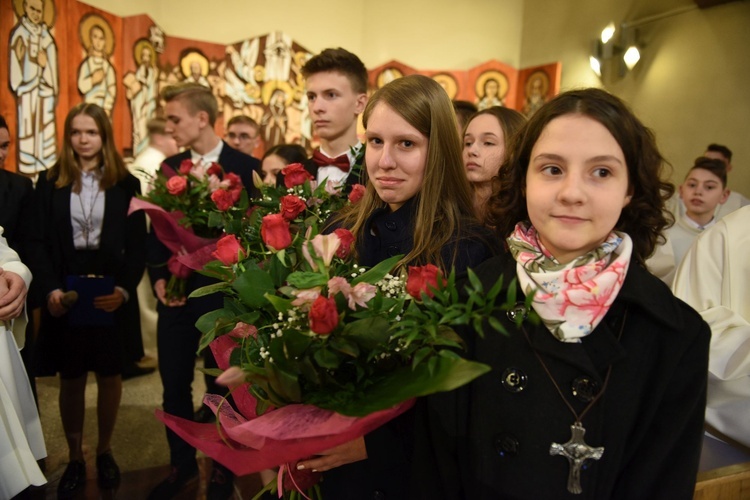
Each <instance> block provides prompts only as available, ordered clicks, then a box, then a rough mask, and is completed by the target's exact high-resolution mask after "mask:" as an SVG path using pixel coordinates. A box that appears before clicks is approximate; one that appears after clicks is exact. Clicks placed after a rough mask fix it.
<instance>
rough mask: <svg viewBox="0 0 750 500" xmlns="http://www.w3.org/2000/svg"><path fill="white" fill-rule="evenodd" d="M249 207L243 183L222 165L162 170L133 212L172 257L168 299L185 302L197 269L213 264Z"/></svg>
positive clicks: (185, 164) (184, 164)
mask: <svg viewBox="0 0 750 500" xmlns="http://www.w3.org/2000/svg"><path fill="white" fill-rule="evenodd" d="M248 206H249V200H248V196H247V192H246V190H245V189H244V187H243V185H242V181H241V180H240V177H239V176H238V175H236V174H234V173H231V172H230V173H225V172H224V170H223V169H222V168H221V166H220V165H219V164H218V163H211V164H209V165H203V164H194V163H193V161H191V160H183V161H182V163H181V164H180V167H179V169H178V170H177V171H175V170H174V169H172V168H171V167H169V166H168V165H166V164H162V166H161V169H160V170H159V171H158V172H157V173H156V175H155V176H154V177H153V179H152V189H151V190H150V191H149V192H148V193H147V194H145V195H142V196H140V197H139V198H136V199H133V201H132V202H131V205H130V211H131V212H132V211H134V210H145V211H146V213H148V215H149V216H150V218H151V223H152V226H153V228H154V231H155V232H156V235H157V236H158V238H159V240H160V241H161V242H162V243H163V244H164V245H165V246H167V247H168V248H169V250H170V251H171V252H172V256H171V257H170V258H169V260H168V261H167V267H168V269H169V271H170V273H171V278H170V280H169V283H168V284H167V296H168V298H181V297H184V296H185V281H186V280H187V278H188V277H189V276H190V274H191V273H192V272H193V268H200V267H201V266H202V264H204V263H205V262H208V261H210V260H212V257H211V255H210V254H211V250H212V249H213V244H214V243H215V242H216V240H217V238H218V237H219V236H220V235H221V234H223V230H224V229H225V226H227V225H231V224H232V223H235V222H236V221H237V220H239V219H240V218H241V217H242V216H243V215H244V214H245V212H246V211H247V208H248ZM230 229H231V228H230Z"/></svg>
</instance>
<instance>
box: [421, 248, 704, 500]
mask: <svg viewBox="0 0 750 500" xmlns="http://www.w3.org/2000/svg"><path fill="white" fill-rule="evenodd" d="M515 269H516V263H515V261H514V260H513V259H512V257H510V256H509V255H504V256H499V257H496V258H493V259H491V260H489V261H487V262H486V263H485V264H483V265H482V266H479V268H478V269H477V270H476V271H477V274H478V276H480V278H481V279H482V281H483V283H484V286H485V287H489V286H491V284H492V283H494V281H495V280H496V279H497V278H498V276H500V275H501V274H504V275H505V276H506V277H508V278H511V277H514V276H515V275H516V270H515ZM485 289H487V288H485ZM501 295H502V294H501ZM517 296H518V297H521V299H520V300H522V297H523V294H522V292H521V290H520V287H518V288H517ZM500 300H504V297H502V296H501V297H500ZM497 319H499V320H500V321H501V322H502V323H503V325H504V326H505V327H506V328H507V329H508V332H509V335H508V336H504V335H502V334H498V333H495V332H494V331H492V330H490V329H489V328H487V329H486V332H485V337H484V338H479V337H477V336H476V334H474V333H473V332H470V333H469V334H468V335H467V340H468V341H469V344H470V351H471V352H472V353H473V357H474V358H475V359H476V360H478V361H481V362H484V363H486V364H488V365H490V366H491V367H492V371H491V372H490V373H487V374H485V375H483V376H482V377H480V378H478V379H477V380H475V381H474V382H473V383H471V384H469V385H468V386H466V387H463V388H461V389H458V390H456V391H453V392H450V393H443V394H438V395H434V396H430V397H428V398H426V399H424V400H422V401H421V402H420V403H421V405H420V407H419V408H418V411H417V413H418V422H419V423H418V425H417V429H419V431H420V432H419V434H418V436H417V438H416V440H417V446H416V450H417V457H416V458H415V460H414V464H415V470H416V472H415V474H414V494H413V498H425V499H427V498H429V499H451V500H453V499H463V498H471V499H472V500H474V499H476V500H480V499H497V498H529V499H532V498H533V499H562V498H577V499H581V498H591V499H609V498H622V499H636V498H637V499H647V498H670V499H672V498H675V499H679V498H684V499H690V498H692V496H693V489H694V485H695V478H696V473H697V469H698V460H699V456H700V450H701V442H702V441H701V440H702V434H703V413H704V407H705V402H706V381H707V373H708V348H709V341H710V330H709V328H708V325H707V324H706V323H705V322H704V321H703V320H702V319H701V317H700V316H699V315H698V314H697V313H696V312H695V311H694V310H693V309H691V308H690V307H689V306H688V305H686V304H685V303H684V302H682V301H680V300H678V299H676V298H675V297H674V296H673V295H672V293H671V292H670V291H669V289H668V288H667V287H666V286H665V285H664V284H663V283H662V282H661V281H659V280H658V279H656V278H655V277H654V276H652V275H651V274H649V273H648V272H647V271H645V270H644V269H643V268H641V267H640V266H638V265H637V264H636V263H635V262H631V265H630V269H629V271H628V274H627V276H626V278H625V281H624V283H623V287H622V289H621V290H620V293H619V294H618V296H617V298H616V300H615V302H614V304H613V306H612V307H611V309H610V310H609V312H608V313H607V315H606V316H605V318H604V319H603V321H602V322H601V323H600V324H599V325H598V326H597V327H596V329H595V330H594V331H593V332H592V333H591V334H590V335H589V336H587V337H585V338H583V341H582V342H581V343H562V342H559V341H558V340H556V339H555V338H554V337H553V336H552V334H551V333H550V332H549V330H547V328H546V327H544V326H543V325H541V324H540V325H538V326H533V325H530V324H528V322H527V323H526V326H525V328H526V330H527V332H528V335H529V339H530V341H527V339H526V337H525V336H524V334H523V333H522V331H519V330H518V329H516V328H515V326H514V325H513V324H512V322H511V321H510V320H509V319H508V318H507V317H506V315H505V314H501V315H499V316H498V317H497ZM623 321H624V323H623ZM623 325H624V327H623ZM621 327H622V328H623V329H622V336H621V338H620V339H619V340H618V335H619V333H620V329H621ZM534 351H536V352H538V353H539V354H540V356H541V357H542V359H543V360H544V362H545V363H546V365H547V367H548V368H549V370H550V373H551V374H552V376H553V377H554V378H555V380H556V382H557V384H558V385H559V387H560V389H561V390H562V392H563V394H564V395H565V398H566V399H567V401H568V402H569V403H570V404H571V405H572V406H573V408H574V409H575V411H576V412H578V413H579V414H580V413H581V412H582V411H583V409H584V408H585V407H586V405H587V402H584V401H582V400H580V399H578V397H576V396H574V395H573V390H574V389H575V390H576V391H577V394H579V395H580V397H584V396H585V394H586V393H587V392H592V391H591V389H592V388H593V393H596V392H598V388H600V387H601V386H602V384H603V381H604V379H605V377H606V374H607V371H608V368H609V367H610V365H611V366H612V371H611V375H610V379H609V383H608V385H607V387H606V390H605V392H604V393H603V395H602V397H601V398H600V399H599V401H597V402H596V404H595V405H594V406H593V407H592V409H591V410H590V411H589V412H588V414H587V415H585V417H584V418H583V421H582V423H583V426H584V427H585V429H586V434H585V441H586V442H587V443H588V444H589V445H591V446H596V447H599V446H603V447H604V454H603V456H602V458H601V459H600V460H599V461H588V462H587V466H586V469H585V470H583V471H582V472H581V485H582V488H583V494H580V495H572V494H569V493H568V492H567V490H566V485H567V479H568V471H569V466H568V461H567V460H566V459H565V458H563V457H561V456H551V455H550V445H551V443H553V442H555V443H560V444H562V443H565V442H566V441H568V440H569V439H570V437H571V430H570V426H571V424H572V423H573V422H574V420H575V419H574V417H573V414H572V413H571V411H570V410H569V409H568V408H567V407H566V406H565V403H564V402H563V401H562V399H561V396H560V395H559V394H558V392H557V391H556V389H555V388H554V386H553V384H552V382H551V381H550V377H549V376H548V375H547V374H546V373H545V371H544V369H543V368H542V365H541V363H540V361H539V360H538V359H537V357H536V356H535V354H534ZM519 389H520V390H519Z"/></svg>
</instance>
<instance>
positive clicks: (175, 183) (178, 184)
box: [167, 175, 188, 196]
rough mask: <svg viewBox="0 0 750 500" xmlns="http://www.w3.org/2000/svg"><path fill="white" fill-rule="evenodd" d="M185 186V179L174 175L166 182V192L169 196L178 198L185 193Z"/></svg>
mask: <svg viewBox="0 0 750 500" xmlns="http://www.w3.org/2000/svg"><path fill="white" fill-rule="evenodd" d="M187 184H188V182H187V179H185V178H184V177H180V176H179V175H175V176H174V177H170V178H169V180H168V181H167V191H169V194H171V195H174V196H179V195H181V194H182V193H184V192H185V190H186V189H187Z"/></svg>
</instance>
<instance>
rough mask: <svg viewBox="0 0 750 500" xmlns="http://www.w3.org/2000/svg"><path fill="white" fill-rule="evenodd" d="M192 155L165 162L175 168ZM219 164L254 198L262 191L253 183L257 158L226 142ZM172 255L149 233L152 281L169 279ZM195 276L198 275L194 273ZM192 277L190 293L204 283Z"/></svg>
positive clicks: (258, 162)
mask: <svg viewBox="0 0 750 500" xmlns="http://www.w3.org/2000/svg"><path fill="white" fill-rule="evenodd" d="M190 157H191V154H190V150H186V151H183V152H182V153H179V154H176V155H173V156H170V157H169V158H167V159H166V160H164V163H165V164H166V165H168V166H170V167H172V168H173V169H175V170H176V169H177V168H179V166H180V163H182V162H183V161H184V160H189V159H190ZM219 165H221V167H222V168H223V169H224V171H225V172H232V173H234V174H237V175H239V176H240V179H242V184H243V185H244V186H245V189H247V193H248V195H249V196H250V197H251V198H252V197H255V196H258V195H259V194H260V192H259V191H258V189H257V188H256V187H255V185H254V184H253V170H255V171H256V172H258V174H259V175H260V174H261V168H260V161H259V160H258V159H257V158H253V157H252V156H248V155H246V154H245V153H241V152H240V151H237V150H236V149H234V148H232V147H231V146H229V144H227V143H226V142H225V143H224V147H222V149H221V154H220V155H219ZM170 256H171V252H170V251H169V249H168V248H167V247H165V246H164V245H162V244H161V242H160V241H159V240H158V239H157V238H156V235H154V234H153V233H152V234H151V235H149V241H148V258H147V260H148V263H149V269H148V272H149V276H150V278H151V283H152V285H153V283H155V282H156V281H157V280H159V279H166V280H168V279H169V277H170V273H169V270H168V269H167V267H166V266H165V265H164V263H165V262H167V260H168V259H169V257H170ZM193 276H196V275H195V274H193ZM192 281H194V280H193V279H192V278H191V279H190V280H189V281H188V288H187V290H186V291H187V293H190V292H191V291H193V290H194V289H195V288H196V287H198V286H203V285H192Z"/></svg>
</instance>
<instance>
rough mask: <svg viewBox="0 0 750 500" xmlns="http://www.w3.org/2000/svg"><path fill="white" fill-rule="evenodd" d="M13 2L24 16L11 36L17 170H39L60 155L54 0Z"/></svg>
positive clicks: (32, 171)
mask: <svg viewBox="0 0 750 500" xmlns="http://www.w3.org/2000/svg"><path fill="white" fill-rule="evenodd" d="M20 4H21V2H17V1H16V2H14V3H13V6H14V8H15V10H16V15H18V17H19V18H20V20H19V22H18V24H17V25H16V27H15V28H13V31H12V32H11V34H10V44H9V47H10V57H9V60H10V88H11V89H12V90H13V92H15V94H16V96H17V99H16V103H17V109H18V125H17V128H18V170H19V171H20V172H21V173H23V174H36V173H37V172H41V171H43V170H46V169H47V168H48V167H50V166H51V165H52V164H53V163H54V162H55V160H56V159H57V134H56V132H55V107H56V106H57V96H58V94H59V92H60V87H59V85H58V82H59V80H58V68H57V46H56V45H55V40H54V38H52V35H51V34H50V31H49V30H50V27H49V26H48V22H47V20H49V22H50V23H51V20H52V19H54V4H53V3H52V0H47V1H46V2H45V1H44V0H23V12H21V10H20V9H19V7H20Z"/></svg>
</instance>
